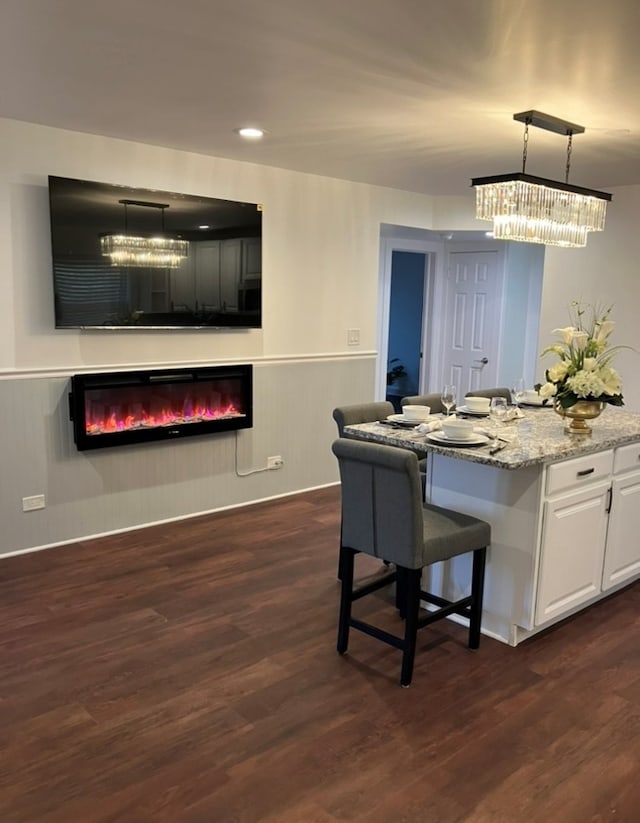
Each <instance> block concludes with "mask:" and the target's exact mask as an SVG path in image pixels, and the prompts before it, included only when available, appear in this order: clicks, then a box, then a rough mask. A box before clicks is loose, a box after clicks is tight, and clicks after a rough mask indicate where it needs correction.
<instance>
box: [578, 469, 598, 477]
mask: <svg viewBox="0 0 640 823" xmlns="http://www.w3.org/2000/svg"><path fill="white" fill-rule="evenodd" d="M594 471H595V469H594V468H593V467H591V468H590V469H583V470H582V471H581V472H576V477H586V476H587V475H588V474H593V473H594Z"/></svg>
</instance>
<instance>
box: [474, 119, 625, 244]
mask: <svg viewBox="0 0 640 823" xmlns="http://www.w3.org/2000/svg"><path fill="white" fill-rule="evenodd" d="M513 117H514V120H520V121H521V122H524V123H525V140H524V150H523V158H522V172H518V173H514V174H502V175H495V176H493V177H476V178H474V179H473V180H472V181H471V185H472V186H474V187H475V188H476V217H478V218H479V219H481V220H493V234H494V236H495V237H497V238H499V239H501V240H515V241H520V242H524V243H543V244H544V245H547V246H565V247H571V248H579V247H582V246H586V244H587V235H588V233H589V232H590V231H602V230H603V229H604V222H605V217H606V208H607V202H609V201H610V200H611V195H610V194H607V193H606V192H600V191H595V190H594V189H585V188H582V187H579V186H573V185H571V184H569V182H568V177H569V168H570V158H571V144H572V136H573V134H574V133H581V132H583V131H584V128H583V127H582V126H577V125H575V124H573V123H568V122H567V121H565V120H559V119H557V118H555V117H551V116H550V115H546V114H541V113H540V112H535V111H528V112H522V113H521V114H514V115H513ZM529 125H534V126H538V127H540V128H544V129H547V130H549V131H554V132H556V133H558V134H565V135H568V137H569V143H568V149H567V164H566V180H565V182H564V183H560V182H557V181H554V180H548V179H546V178H544V177H535V176H533V175H530V174H525V166H526V159H527V143H528V128H529Z"/></svg>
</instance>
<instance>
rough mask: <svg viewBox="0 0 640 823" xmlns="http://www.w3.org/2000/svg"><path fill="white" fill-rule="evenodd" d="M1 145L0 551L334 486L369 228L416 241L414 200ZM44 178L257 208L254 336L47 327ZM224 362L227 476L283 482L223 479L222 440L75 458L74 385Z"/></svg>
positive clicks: (24, 138) (420, 200) (156, 151)
mask: <svg viewBox="0 0 640 823" xmlns="http://www.w3.org/2000/svg"><path fill="white" fill-rule="evenodd" d="M0 148H1V151H0V169H1V174H0V277H1V278H2V294H3V298H4V299H3V304H4V311H3V314H2V317H3V322H2V323H1V324H0V413H1V414H2V421H3V426H2V428H1V429H0V452H1V453H2V455H3V461H2V467H1V469H0V520H1V522H2V530H1V531H0V554H2V553H7V552H12V551H17V550H21V549H25V548H29V547H37V546H43V545H49V544H52V543H56V542H61V541H65V540H70V539H75V538H79V537H83V536H87V535H92V534H96V533H101V532H104V531H111V530H117V529H124V528H131V527H133V526H137V525H143V524H146V523H149V522H152V521H156V520H161V519H164V518H166V517H171V518H172V517H180V516H188V515H190V514H193V513H194V512H200V511H207V510H215V509H217V508H220V507H223V506H233V505H241V504H243V503H246V502H250V501H254V500H259V499H262V498H266V497H269V496H271V495H276V494H286V493H290V492H294V491H297V490H300V489H304V488H309V487H313V486H318V485H323V484H326V483H333V482H335V481H336V480H337V471H336V465H335V460H334V458H333V457H332V455H331V453H330V450H329V446H330V443H331V440H332V439H333V437H334V434H335V426H334V423H333V421H332V419H331V409H332V408H333V407H334V406H335V405H338V404H340V403H350V402H357V401H361V400H367V399H373V398H374V391H375V390H374V385H375V375H374V372H375V368H374V367H375V351H376V346H377V342H376V335H377V284H378V254H379V235H380V224H381V223H382V222H387V223H389V222H401V223H403V224H405V225H408V226H416V227H418V228H428V227H429V225H430V221H431V217H432V208H433V202H432V199H431V198H429V197H424V196H420V195H416V194H414V193H404V192H401V191H395V190H393V189H383V188H376V187H372V186H366V185H361V184H354V183H349V182H345V181H341V180H334V179H328V178H323V177H318V176H314V175H304V174H298V173H293V172H288V171H284V170H281V169H274V168H267V167H262V166H256V165H252V164H248V163H238V162H233V161H228V160H223V159H219V158H212V157H205V156H201V155H196V154H188V153H185V152H178V151H173V150H169V149H165V148H159V147H154V146H145V145H140V144H136V143H131V142H126V141H121V140H113V139H109V138H104V137H98V136H95V135H87V134H78V133H74V132H69V131H63V130H59V129H51V128H47V127H42V126H37V125H32V124H27V123H21V122H16V121H11V120H0ZM49 174H53V175H60V176H62V177H77V178H81V179H87V180H97V181H103V182H108V183H121V184H127V185H133V186H141V187H146V188H159V189H166V190H169V191H178V192H185V193H190V194H201V195H205V196H214V197H223V198H230V199H240V200H247V201H250V202H260V203H263V204H264V213H263V229H264V238H263V273H264V280H263V301H264V303H263V320H264V326H263V329H262V330H252V331H238V330H235V331H214V330H198V331H194V330H191V331H189V330H185V331H162V332H161V331H151V330H141V331H137V330H136V331H126V332H125V331H123V332H118V331H80V330H55V329H54V323H53V288H52V276H51V253H50V236H49V213H48V192H47V175H49ZM350 328H358V329H360V334H361V337H360V340H361V343H360V346H358V347H349V348H347V329H350ZM228 360H234V361H242V362H250V363H253V364H254V366H255V367H256V372H255V397H254V404H255V409H254V411H255V416H254V420H255V424H254V428H253V429H252V430H251V431H245V432H241V433H239V434H238V444H237V445H238V463H239V467H240V468H241V469H243V468H248V467H259V466H261V465H263V464H264V463H265V461H266V457H267V456H268V455H271V454H282V455H283V457H284V458H285V463H286V465H285V468H284V469H283V470H281V471H278V472H268V473H264V474H257V475H253V476H251V477H250V478H240V477H237V476H236V473H235V435H233V436H232V435H220V436H212V437H205V438H194V440H193V441H191V442H189V443H187V442H186V441H182V442H180V443H175V444H171V445H169V444H148V445H145V446H144V447H132V448H119V449H105V450H103V451H101V453H97V452H95V453H90V454H88V453H86V452H85V453H78V452H77V451H76V449H75V446H74V445H73V443H72V442H71V437H70V433H71V429H70V426H71V424H70V422H69V420H68V417H67V412H66V394H67V391H68V383H69V377H70V375H71V374H73V373H74V372H79V371H87V370H94V369H95V370H100V369H111V368H127V367H135V366H156V365H167V364H171V365H182V364H185V365H186V364H194V363H201V364H216V363H221V362H225V361H228ZM32 494H45V495H46V497H47V507H46V509H45V510H43V511H37V512H31V513H23V512H22V505H21V499H22V497H24V496H28V495H32Z"/></svg>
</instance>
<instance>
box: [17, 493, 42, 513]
mask: <svg viewBox="0 0 640 823" xmlns="http://www.w3.org/2000/svg"><path fill="white" fill-rule="evenodd" d="M45 506H46V503H45V499H44V494H34V495H32V496H31V497H23V498H22V511H23V512H35V511H37V510H38V509H44V507H45Z"/></svg>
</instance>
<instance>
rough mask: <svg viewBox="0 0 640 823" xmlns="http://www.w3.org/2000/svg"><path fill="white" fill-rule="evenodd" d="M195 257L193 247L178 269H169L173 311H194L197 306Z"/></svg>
mask: <svg viewBox="0 0 640 823" xmlns="http://www.w3.org/2000/svg"><path fill="white" fill-rule="evenodd" d="M192 246H193V244H192ZM194 257H195V254H194V252H193V249H192V250H191V252H190V254H189V256H188V257H187V259H186V260H183V261H182V263H181V264H180V266H179V267H178V268H177V269H169V286H170V289H171V311H194V309H195V307H196V294H195V280H194V278H195V259H194Z"/></svg>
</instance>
